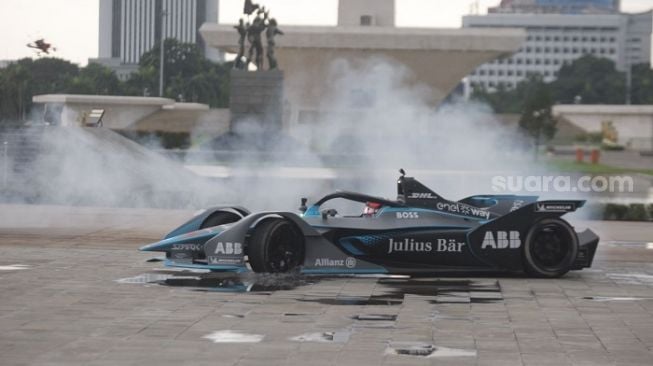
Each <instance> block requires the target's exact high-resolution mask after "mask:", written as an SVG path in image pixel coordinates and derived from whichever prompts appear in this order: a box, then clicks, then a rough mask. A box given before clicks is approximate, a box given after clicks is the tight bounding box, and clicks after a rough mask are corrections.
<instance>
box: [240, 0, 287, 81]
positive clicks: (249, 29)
mask: <svg viewBox="0 0 653 366" xmlns="http://www.w3.org/2000/svg"><path fill="white" fill-rule="evenodd" d="M255 11H256V16H255V18H254V20H253V21H252V22H251V24H250V22H249V21H248V22H247V23H245V21H244V20H243V19H242V18H241V19H240V22H239V23H238V25H236V26H234V28H235V29H236V31H238V35H239V38H238V55H237V56H236V61H235V63H234V68H236V69H239V70H246V69H247V66H248V65H249V63H250V62H254V65H256V68H257V69H258V70H263V41H262V39H261V37H262V34H263V32H265V36H266V38H267V42H268V49H267V58H268V66H269V68H270V70H272V69H276V68H277V67H278V63H277V59H276V57H275V55H274V49H275V47H276V42H275V37H276V36H277V35H283V32H282V31H281V30H279V27H278V24H277V20H276V19H274V18H270V17H269V11H268V10H266V9H265V7H263V6H259V5H258V4H255V3H253V2H252V0H246V1H245V6H244V8H243V12H244V14H247V19H248V20H249V16H250V15H252V14H253V13H254V12H255ZM245 39H247V41H249V45H250V46H249V51H248V52H247V58H245Z"/></svg>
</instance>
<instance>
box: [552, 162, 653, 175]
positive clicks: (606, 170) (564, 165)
mask: <svg viewBox="0 0 653 366" xmlns="http://www.w3.org/2000/svg"><path fill="white" fill-rule="evenodd" d="M548 165H549V168H551V169H554V170H557V171H560V172H576V173H584V174H626V173H631V174H632V173H641V174H648V175H653V169H627V168H619V167H614V166H610V165H604V164H591V163H578V162H575V161H569V160H551V161H549V162H548Z"/></svg>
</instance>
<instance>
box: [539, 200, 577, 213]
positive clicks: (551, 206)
mask: <svg viewBox="0 0 653 366" xmlns="http://www.w3.org/2000/svg"><path fill="white" fill-rule="evenodd" d="M575 210H576V205H575V204H573V203H570V202H553V203H538V204H536V205H535V211H536V212H571V211H575Z"/></svg>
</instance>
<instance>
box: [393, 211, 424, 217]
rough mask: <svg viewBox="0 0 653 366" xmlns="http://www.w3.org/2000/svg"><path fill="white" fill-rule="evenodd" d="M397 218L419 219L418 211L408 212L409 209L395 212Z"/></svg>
mask: <svg viewBox="0 0 653 366" xmlns="http://www.w3.org/2000/svg"><path fill="white" fill-rule="evenodd" d="M397 218H398V219H419V213H417V212H410V211H404V212H397Z"/></svg>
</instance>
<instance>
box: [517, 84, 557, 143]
mask: <svg viewBox="0 0 653 366" xmlns="http://www.w3.org/2000/svg"><path fill="white" fill-rule="evenodd" d="M524 89H525V90H524V101H523V109H522V114H521V117H520V118H519V128H520V129H521V130H522V131H523V132H525V133H526V134H527V135H529V136H531V137H532V138H533V140H534V145H535V149H536V152H537V150H538V148H539V146H540V143H541V141H542V140H548V139H551V138H552V137H553V135H555V133H556V120H555V119H554V118H553V116H552V115H551V106H552V105H553V97H552V96H551V91H550V89H549V88H548V86H547V85H546V84H545V83H544V81H543V80H542V79H541V78H539V77H536V76H531V77H529V78H528V81H527V83H526V86H525V87H524Z"/></svg>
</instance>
